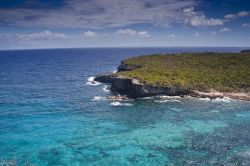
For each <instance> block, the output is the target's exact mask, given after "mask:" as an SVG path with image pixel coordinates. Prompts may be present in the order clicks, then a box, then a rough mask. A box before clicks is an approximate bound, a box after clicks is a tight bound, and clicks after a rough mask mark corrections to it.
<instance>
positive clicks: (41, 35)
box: [16, 30, 67, 41]
mask: <svg viewBox="0 0 250 166" xmlns="http://www.w3.org/2000/svg"><path fill="white" fill-rule="evenodd" d="M16 37H17V39H19V40H25V41H31V40H57V39H65V38H67V36H66V35H65V34H64V33H57V32H51V31H49V30H45V31H43V32H36V33H29V34H16Z"/></svg>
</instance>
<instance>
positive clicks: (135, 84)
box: [95, 75, 190, 98]
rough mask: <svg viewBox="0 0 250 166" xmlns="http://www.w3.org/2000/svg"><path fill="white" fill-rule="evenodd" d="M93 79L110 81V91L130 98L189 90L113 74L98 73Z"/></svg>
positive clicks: (104, 81) (172, 93)
mask: <svg viewBox="0 0 250 166" xmlns="http://www.w3.org/2000/svg"><path fill="white" fill-rule="evenodd" d="M95 81H99V82H103V83H110V84H111V91H113V92H117V93H119V94H122V95H126V96H128V97H131V98H137V97H147V96H155V95H168V96H181V95H188V94H189V93H190V91H188V90H186V89H180V88H177V87H165V86H157V85H149V84H143V83H140V81H139V80H137V79H133V78H127V77H121V76H113V75H99V76H97V77H96V78H95Z"/></svg>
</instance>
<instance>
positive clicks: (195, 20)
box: [183, 7, 223, 27]
mask: <svg viewBox="0 0 250 166" xmlns="http://www.w3.org/2000/svg"><path fill="white" fill-rule="evenodd" d="M183 13H184V16H185V24H187V25H190V26H193V27H199V26H220V25H223V20H221V19H215V18H207V17H206V16H205V15H204V14H203V13H199V12H195V11H194V8H193V7H190V8H186V9H183Z"/></svg>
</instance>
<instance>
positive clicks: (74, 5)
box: [0, 0, 246, 34]
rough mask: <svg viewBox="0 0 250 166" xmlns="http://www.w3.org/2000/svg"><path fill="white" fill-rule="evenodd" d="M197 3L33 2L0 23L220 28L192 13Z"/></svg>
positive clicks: (7, 12)
mask: <svg viewBox="0 0 250 166" xmlns="http://www.w3.org/2000/svg"><path fill="white" fill-rule="evenodd" d="M198 4H199V2H198V0H154V1H151V0H138V1H135V0H126V1H124V0H105V1H104V0H88V1H82V0H64V1H63V3H62V5H61V6H59V7H57V8H36V7H34V6H39V5H38V4H36V3H35V2H34V3H32V4H31V5H23V6H21V7H18V8H2V9H0V24H3V25H9V26H21V27H44V28H47V27H59V28H106V27H122V26H127V25H131V24H138V23H151V24H154V25H158V26H168V25H169V24H172V23H183V24H186V25H189V26H194V27H196V26H218V25H223V21H222V20H221V19H218V18H207V16H206V15H205V14H204V13H202V12H199V11H195V7H196V6H198ZM238 15H239V16H240V15H241V16H243V15H246V13H239V14H238ZM144 34H145V33H144Z"/></svg>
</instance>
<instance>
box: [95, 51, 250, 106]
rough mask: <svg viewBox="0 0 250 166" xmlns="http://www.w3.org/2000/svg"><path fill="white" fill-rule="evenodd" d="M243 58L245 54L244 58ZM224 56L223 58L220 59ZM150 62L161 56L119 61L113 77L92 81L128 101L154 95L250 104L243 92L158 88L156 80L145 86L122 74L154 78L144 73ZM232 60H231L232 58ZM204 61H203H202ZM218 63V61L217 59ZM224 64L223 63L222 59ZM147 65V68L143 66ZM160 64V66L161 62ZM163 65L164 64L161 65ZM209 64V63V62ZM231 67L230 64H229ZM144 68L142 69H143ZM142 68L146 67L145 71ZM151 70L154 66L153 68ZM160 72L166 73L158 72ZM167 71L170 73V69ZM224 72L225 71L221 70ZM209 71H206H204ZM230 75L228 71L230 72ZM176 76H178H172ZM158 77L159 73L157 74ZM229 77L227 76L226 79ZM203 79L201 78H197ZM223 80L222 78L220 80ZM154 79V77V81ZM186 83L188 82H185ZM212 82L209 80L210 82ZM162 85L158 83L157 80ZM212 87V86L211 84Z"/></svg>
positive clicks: (136, 79) (214, 89) (175, 86)
mask: <svg viewBox="0 0 250 166" xmlns="http://www.w3.org/2000/svg"><path fill="white" fill-rule="evenodd" d="M204 54H207V55H208V56H210V57H212V58H213V56H217V57H218V55H216V53H204ZM194 55H195V53H194ZM237 55H239V56H242V55H244V54H243V53H238V54H234V55H233V56H237ZM245 55H247V54H245ZM181 56H182V55H181V54H178V56H177V58H180V57H181ZM201 56H202V55H195V56H185V55H184V56H183V57H184V58H185V60H188V59H189V57H191V58H200V57H201ZM221 56H224V58H226V57H225V56H228V55H227V54H225V55H221ZM168 57H171V58H172V60H173V58H174V57H173V54H171V55H169V56H168ZM150 58H152V59H153V58H158V59H157V61H155V62H156V63H157V62H159V61H163V60H164V59H163V58H165V57H164V56H163V55H160V56H157V55H153V56H152V55H151V57H150V55H146V56H139V57H135V58H134V59H135V60H134V61H131V59H130V60H128V59H125V60H123V61H121V64H120V65H119V66H118V68H117V69H118V70H117V72H116V73H109V74H102V75H97V76H96V77H95V78H94V81H97V82H101V83H107V84H110V85H111V89H110V90H111V91H112V92H113V93H114V94H121V95H125V96H127V97H128V98H140V97H150V96H157V95H166V96H181V97H184V96H191V97H197V98H209V99H216V98H223V97H228V98H231V99H237V100H244V101H250V93H249V91H247V90H244V89H243V88H238V89H231V90H230V91H228V90H225V91H224V90H223V89H222V90H218V89H219V88H217V87H215V88H212V87H210V88H209V86H208V87H207V88H200V89H199V86H204V85H202V84H200V85H198V86H197V84H196V86H197V88H190V87H186V86H178V85H175V84H158V83H157V82H158V81H159V80H157V79H154V80H153V81H154V83H152V82H151V83H149V82H145V80H141V79H140V78H136V77H133V76H132V77H131V76H130V74H127V75H126V73H132V75H133V74H135V73H136V72H137V71H138V70H140V71H142V73H143V74H144V75H142V77H143V76H145V75H147V74H148V75H150V76H152V74H153V77H154V76H157V75H154V73H150V70H149V71H148V67H147V65H150V67H151V68H153V67H152V65H153V66H154V64H153V63H152V62H151V59H150ZM233 58H234V57H233ZM203 60H206V59H203ZM219 60H221V59H219ZM222 61H223V62H224V59H222ZM147 63H148V64H147ZM161 63H162V62H161ZM163 63H164V62H163ZM211 63H212V62H211ZM230 63H231V62H230ZM145 64H146V65H145ZM168 65H170V66H171V65H173V64H172V62H171V61H170V62H169V63H168ZM145 66H146V67H145ZM154 67H155V66H154ZM190 68H193V66H190ZM156 69H158V70H160V71H161V68H160V69H159V66H157V67H156ZM162 69H163V70H166V69H164V68H162ZM170 70H171V69H170ZM225 70H226V68H225ZM208 71H209V70H208ZM230 71H231V70H230ZM176 74H177V75H178V73H176ZM160 75H161V73H160ZM227 76H230V75H227ZM176 77H177V76H174V77H173V79H175V78H176ZM201 77H203V75H201ZM224 77H225V76H224ZM156 78H157V77H156ZM187 79H188V78H187ZM212 80H213V79H212ZM160 81H162V80H160ZM231 81H233V82H237V80H231ZM246 81H248V77H246ZM211 83H212V84H213V83H214V82H211ZM242 85H243V87H244V86H245V87H247V86H248V85H247V84H244V83H243V84H242Z"/></svg>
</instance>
